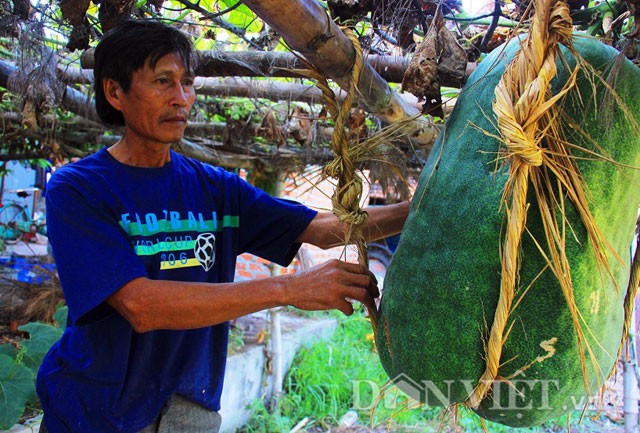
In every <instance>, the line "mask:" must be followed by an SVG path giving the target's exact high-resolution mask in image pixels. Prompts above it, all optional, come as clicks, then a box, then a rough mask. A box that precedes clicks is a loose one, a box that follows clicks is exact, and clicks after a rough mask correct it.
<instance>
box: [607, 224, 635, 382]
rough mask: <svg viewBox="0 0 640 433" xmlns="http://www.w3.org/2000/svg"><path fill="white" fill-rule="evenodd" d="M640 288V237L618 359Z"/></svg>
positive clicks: (626, 299) (627, 295)
mask: <svg viewBox="0 0 640 433" xmlns="http://www.w3.org/2000/svg"><path fill="white" fill-rule="evenodd" d="M637 225H640V218H638V222H637ZM638 288H640V236H639V237H638V240H637V241H636V251H635V253H634V255H633V260H632V261H631V275H630V276H629V285H628V286H627V293H626V295H625V297H624V324H623V328H622V339H621V341H620V347H619V348H618V358H620V355H621V354H622V349H623V348H624V347H625V343H626V342H627V338H628V337H629V328H631V320H632V319H633V308H634V304H635V300H636V294H637V293H638ZM614 372H615V368H613V369H612V370H611V372H610V373H609V375H612V374H613V373H614Z"/></svg>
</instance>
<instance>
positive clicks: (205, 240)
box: [193, 233, 216, 271]
mask: <svg viewBox="0 0 640 433" xmlns="http://www.w3.org/2000/svg"><path fill="white" fill-rule="evenodd" d="M193 252H194V254H195V256H196V260H198V262H200V265H201V266H202V267H203V268H204V270H205V271H208V270H209V269H211V268H212V267H213V263H214V262H215V261H216V237H215V236H214V235H213V233H200V234H199V235H198V238H197V239H196V245H195V247H193Z"/></svg>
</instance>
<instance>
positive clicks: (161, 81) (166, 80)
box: [156, 77, 169, 84]
mask: <svg viewBox="0 0 640 433" xmlns="http://www.w3.org/2000/svg"><path fill="white" fill-rule="evenodd" d="M168 82H169V79H168V78H167V77H160V78H156V83H159V84H167V83H168Z"/></svg>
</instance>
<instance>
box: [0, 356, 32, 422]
mask: <svg viewBox="0 0 640 433" xmlns="http://www.w3.org/2000/svg"><path fill="white" fill-rule="evenodd" d="M34 394H35V387H34V383H33V373H32V372H31V370H29V369H28V368H27V367H25V366H24V365H21V364H18V363H17V362H16V361H15V360H14V359H13V358H10V357H9V356H7V355H0V430H8V429H9V428H11V427H12V426H13V425H14V424H15V423H16V422H17V421H18V420H19V419H20V416H21V415H22V412H24V408H25V404H26V403H27V401H28V400H29V398H30V397H31V396H33V395H34Z"/></svg>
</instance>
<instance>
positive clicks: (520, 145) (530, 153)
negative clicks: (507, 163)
mask: <svg viewBox="0 0 640 433" xmlns="http://www.w3.org/2000/svg"><path fill="white" fill-rule="evenodd" d="M506 142H507V143H506V144H507V147H508V148H509V150H510V151H511V152H512V154H513V155H514V156H516V157H518V158H519V159H520V160H521V161H522V162H523V163H525V164H527V165H530V166H534V167H540V166H541V165H542V163H543V153H544V152H543V150H542V148H541V147H540V146H538V144H537V143H535V142H533V141H532V140H526V139H524V140H518V141H513V140H509V139H507V140H506Z"/></svg>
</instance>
